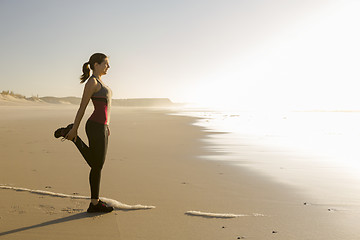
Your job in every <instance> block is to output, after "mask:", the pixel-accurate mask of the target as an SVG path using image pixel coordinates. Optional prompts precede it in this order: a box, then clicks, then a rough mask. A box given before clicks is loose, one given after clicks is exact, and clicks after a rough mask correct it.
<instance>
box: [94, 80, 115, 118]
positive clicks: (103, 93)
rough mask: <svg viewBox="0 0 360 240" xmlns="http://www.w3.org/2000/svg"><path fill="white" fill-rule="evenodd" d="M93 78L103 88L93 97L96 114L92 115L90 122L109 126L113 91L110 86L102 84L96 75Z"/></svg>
mask: <svg viewBox="0 0 360 240" xmlns="http://www.w3.org/2000/svg"><path fill="white" fill-rule="evenodd" d="M92 77H94V78H95V79H96V81H97V82H98V83H100V85H101V88H100V90H99V91H97V92H95V93H94V94H93V95H92V96H91V100H92V102H93V104H94V112H93V113H92V114H91V116H90V118H89V120H91V121H94V122H98V123H102V124H106V125H109V123H110V107H111V97H112V91H111V89H110V88H109V87H108V86H106V85H105V84H102V83H101V82H100V81H99V79H97V78H96V77H95V76H94V75H93V76H92Z"/></svg>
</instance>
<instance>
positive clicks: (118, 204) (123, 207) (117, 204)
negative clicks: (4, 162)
mask: <svg viewBox="0 0 360 240" xmlns="http://www.w3.org/2000/svg"><path fill="white" fill-rule="evenodd" d="M0 189H10V190H15V191H19V192H29V193H33V194H39V195H47V196H52V197H60V198H72V199H90V197H88V196H81V195H69V194H64V193H55V192H49V191H43V190H34V189H28V188H21V187H12V186H7V185H0ZM100 199H101V200H102V201H104V202H106V203H107V204H108V205H109V206H111V207H114V208H116V209H121V210H141V209H153V208H155V207H154V206H144V205H140V204H137V205H128V204H125V203H121V202H119V201H117V200H114V199H110V198H103V197H101V198H100Z"/></svg>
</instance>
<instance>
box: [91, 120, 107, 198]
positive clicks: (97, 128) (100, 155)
mask: <svg viewBox="0 0 360 240" xmlns="http://www.w3.org/2000/svg"><path fill="white" fill-rule="evenodd" d="M86 134H87V136H88V139H89V148H88V149H89V153H90V159H88V160H87V162H88V164H89V165H90V167H91V170H90V174H89V182H90V189H91V198H92V199H98V198H99V192H100V180H101V170H102V167H103V165H104V162H105V157H106V152H107V146H108V129H107V126H106V125H103V124H101V123H96V122H93V121H88V122H87V123H86ZM85 152H86V151H85ZM85 155H86V153H85Z"/></svg>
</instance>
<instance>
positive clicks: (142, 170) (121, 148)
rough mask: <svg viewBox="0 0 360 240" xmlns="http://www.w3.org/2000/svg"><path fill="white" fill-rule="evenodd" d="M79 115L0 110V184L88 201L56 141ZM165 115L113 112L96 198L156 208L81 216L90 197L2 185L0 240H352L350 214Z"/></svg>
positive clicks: (80, 168) (73, 157)
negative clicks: (230, 157) (225, 152)
mask: <svg viewBox="0 0 360 240" xmlns="http://www.w3.org/2000/svg"><path fill="white" fill-rule="evenodd" d="M76 111H77V106H65V105H64V106H60V105H56V106H53V105H36V106H35V105H32V106H29V105H26V106H25V105H24V106H21V105H19V106H0V116H1V117H0V136H1V138H0V153H1V168H0V185H1V186H10V187H13V188H26V189H29V190H40V191H47V192H52V193H61V194H66V195H68V196H85V197H87V196H89V185H88V173H89V167H88V166H87V164H86V162H85V161H84V159H83V158H82V157H81V155H80V153H79V152H78V150H77V149H76V147H75V146H74V145H73V143H71V142H69V141H65V142H61V141H60V140H59V139H55V138H54V137H53V132H54V130H55V129H56V128H57V127H59V126H66V125H67V124H68V123H70V122H72V121H73V119H74V117H75V113H76ZM172 111H174V110H166V109H145V108H121V107H115V108H113V109H112V118H111V121H112V122H111V125H110V130H111V135H110V139H109V141H110V142H109V149H108V155H107V159H106V162H105V165H104V168H103V172H102V182H101V193H100V194H101V196H102V197H106V198H109V199H114V200H116V201H118V202H121V203H124V204H128V205H135V204H141V205H145V206H154V207H155V208H151V209H145V210H122V209H116V210H115V211H113V212H111V213H108V214H88V213H86V209H87V207H88V204H89V200H87V199H76V198H69V197H65V198H61V197H56V196H51V195H46V194H45V195H43V194H38V193H31V192H29V191H15V190H13V189H0V194H1V198H0V239H27V240H32V239H62V240H63V239H80V240H81V239H127V240H132V239H147V240H159V239H179V240H180V239H181V240H183V239H194V240H195V239H196V240H198V239H284V240H285V239H286V240H288V239H358V238H357V236H360V231H359V230H356V229H357V228H356V227H355V226H354V225H356V219H354V217H353V215H348V214H347V213H346V211H333V210H331V209H330V210H331V211H329V208H330V207H332V206H327V205H316V204H312V199H311V198H309V196H306V195H305V194H303V193H301V192H300V191H298V190H297V189H294V188H291V187H289V186H286V185H283V184H279V183H276V182H274V181H272V179H270V178H269V177H265V176H262V175H260V174H258V173H256V172H253V171H251V170H249V169H246V168H239V167H234V166H232V165H231V163H229V162H226V161H222V155H221V154H220V153H216V152H212V151H211V146H206V144H205V143H204V142H203V141H202V140H203V139H205V138H206V137H207V136H208V135H209V134H218V133H210V132H205V131H203V129H201V128H200V127H198V126H194V125H192V123H194V121H195V120H196V119H194V118H190V117H184V116H173V115H168V113H171V112H172ZM90 112H91V107H90V108H89V109H88V111H87V113H86V115H85V116H84V119H83V121H82V124H81V126H80V129H79V135H80V136H81V137H82V138H83V139H84V140H86V135H85V131H84V124H85V121H86V119H87V117H88V116H89V114H90ZM205 155H211V156H212V159H216V160H207V159H205V158H202V157H201V156H205ZM264 157H266V156H264ZM305 202H306V203H307V204H304V203H305ZM204 213H206V214H205V215H207V216H205V215H203V214H204ZM226 214H230V215H226Z"/></svg>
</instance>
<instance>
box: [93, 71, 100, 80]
mask: <svg viewBox="0 0 360 240" xmlns="http://www.w3.org/2000/svg"><path fill="white" fill-rule="evenodd" d="M93 76H94V77H96V78H97V79H99V80H101V75H100V74H97V73H94V72H93Z"/></svg>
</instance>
